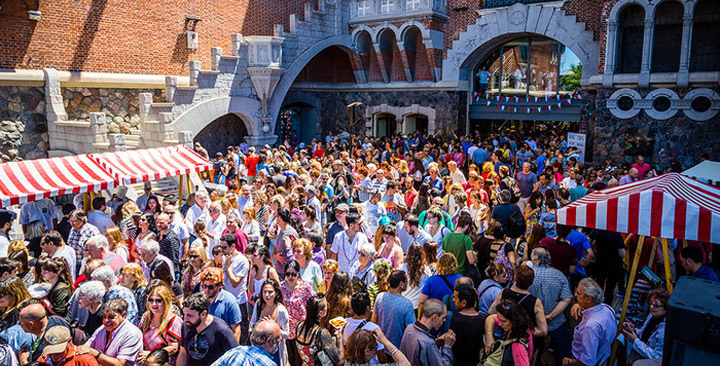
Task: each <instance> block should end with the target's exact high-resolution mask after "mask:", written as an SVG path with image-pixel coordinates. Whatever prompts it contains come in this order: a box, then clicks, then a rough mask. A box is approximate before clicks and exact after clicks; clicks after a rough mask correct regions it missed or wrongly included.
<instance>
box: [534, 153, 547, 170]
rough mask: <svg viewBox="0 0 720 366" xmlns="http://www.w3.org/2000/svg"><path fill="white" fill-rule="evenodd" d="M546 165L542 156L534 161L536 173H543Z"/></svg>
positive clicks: (544, 157)
mask: <svg viewBox="0 0 720 366" xmlns="http://www.w3.org/2000/svg"><path fill="white" fill-rule="evenodd" d="M546 163H547V157H546V156H545V155H544V154H543V155H540V156H538V157H537V159H535V166H536V167H537V173H538V174H542V172H543V171H545V164H546Z"/></svg>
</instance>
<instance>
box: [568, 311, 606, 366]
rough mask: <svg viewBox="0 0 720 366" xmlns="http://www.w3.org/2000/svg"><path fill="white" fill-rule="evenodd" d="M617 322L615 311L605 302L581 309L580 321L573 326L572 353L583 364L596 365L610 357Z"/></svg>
mask: <svg viewBox="0 0 720 366" xmlns="http://www.w3.org/2000/svg"><path fill="white" fill-rule="evenodd" d="M616 330H617V323H616V321H615V311H614V310H612V308H610V307H609V306H608V305H606V304H600V305H595V306H593V307H591V308H589V309H585V310H583V311H582V321H581V322H580V324H578V326H577V327H575V335H574V336H573V342H572V354H573V356H575V358H577V359H578V360H579V361H580V362H582V363H584V364H585V365H597V364H599V363H601V362H602V361H604V360H606V359H607V358H608V357H610V351H611V348H612V343H613V340H614V339H615V331H616Z"/></svg>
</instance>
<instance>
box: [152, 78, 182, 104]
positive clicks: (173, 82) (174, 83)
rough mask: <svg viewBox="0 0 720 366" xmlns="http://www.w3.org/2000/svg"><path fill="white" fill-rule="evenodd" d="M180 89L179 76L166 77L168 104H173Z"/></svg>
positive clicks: (166, 99)
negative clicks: (176, 92) (178, 88)
mask: <svg viewBox="0 0 720 366" xmlns="http://www.w3.org/2000/svg"><path fill="white" fill-rule="evenodd" d="M177 87H178V77H177V76H166V77H165V101H166V102H168V103H172V102H173V99H174V98H175V91H177ZM150 103H152V99H150Z"/></svg>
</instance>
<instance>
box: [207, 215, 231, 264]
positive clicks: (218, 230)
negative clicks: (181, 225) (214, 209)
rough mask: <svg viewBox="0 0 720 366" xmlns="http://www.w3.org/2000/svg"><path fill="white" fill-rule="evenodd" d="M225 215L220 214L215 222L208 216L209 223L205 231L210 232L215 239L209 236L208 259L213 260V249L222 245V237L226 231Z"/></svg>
mask: <svg viewBox="0 0 720 366" xmlns="http://www.w3.org/2000/svg"><path fill="white" fill-rule="evenodd" d="M225 219H226V218H225V215H223V214H220V215H219V216H218V218H217V220H215V221H213V220H212V218H210V216H209V215H208V221H207V224H206V226H205V231H207V232H209V233H210V234H211V235H212V236H213V237H214V238H211V237H209V236H208V238H207V239H208V247H207V250H208V253H209V256H208V258H212V248H214V247H215V246H216V245H218V244H220V236H222V232H223V231H225V222H226V220H225Z"/></svg>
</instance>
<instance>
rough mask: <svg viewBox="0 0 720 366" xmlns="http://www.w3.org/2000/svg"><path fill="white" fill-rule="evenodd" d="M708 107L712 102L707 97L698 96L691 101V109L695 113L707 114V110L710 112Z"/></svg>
mask: <svg viewBox="0 0 720 366" xmlns="http://www.w3.org/2000/svg"><path fill="white" fill-rule="evenodd" d="M710 107H712V102H711V101H710V98H708V97H705V96H700V97H697V98H695V99H693V100H692V109H693V110H694V111H695V112H699V113H703V112H707V111H708V110H710Z"/></svg>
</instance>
